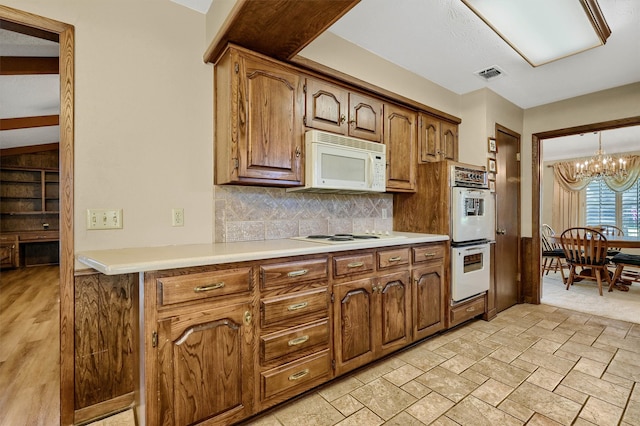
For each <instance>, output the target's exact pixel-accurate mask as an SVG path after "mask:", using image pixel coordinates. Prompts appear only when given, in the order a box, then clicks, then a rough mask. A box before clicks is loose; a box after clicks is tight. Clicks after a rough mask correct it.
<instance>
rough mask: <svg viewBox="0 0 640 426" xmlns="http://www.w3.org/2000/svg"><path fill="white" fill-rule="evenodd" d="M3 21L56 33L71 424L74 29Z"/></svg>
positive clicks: (64, 398) (63, 342) (63, 337)
mask: <svg viewBox="0 0 640 426" xmlns="http://www.w3.org/2000/svg"><path fill="white" fill-rule="evenodd" d="M0 19H1V20H3V21H7V22H11V23H15V24H18V25H23V26H27V27H32V28H35V29H38V30H44V31H47V32H50V33H54V34H58V37H59V44H60V52H59V70H60V73H59V77H60V114H59V125H60V141H59V142H60V144H59V161H60V163H59V170H60V171H59V173H60V176H59V188H60V189H59V200H60V201H59V202H60V207H59V212H60V213H59V215H60V272H59V278H60V424H63V425H67V424H72V423H73V410H74V407H73V385H74V377H73V370H74V356H73V342H74V330H73V326H74V317H73V306H74V286H73V281H74V243H73V161H74V156H73V152H74V148H73V147H74V86H75V82H74V63H75V58H74V51H75V47H74V45H75V30H74V27H73V26H71V25H68V24H65V23H63V22H59V21H55V20H52V19H48V18H45V17H42V16H38V15H34V14H31V13H26V12H23V11H20V10H17V9H13V8H10V7H7V6H2V5H0Z"/></svg>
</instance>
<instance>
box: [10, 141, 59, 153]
mask: <svg viewBox="0 0 640 426" xmlns="http://www.w3.org/2000/svg"><path fill="white" fill-rule="evenodd" d="M59 148H60V144H59V143H58V142H54V143H46V144H42V145H28V146H17V147H14V148H4V149H0V157H9V156H11V155H22V154H32V153H34V152H44V151H57V150H58V149H59Z"/></svg>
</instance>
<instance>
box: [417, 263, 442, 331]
mask: <svg viewBox="0 0 640 426" xmlns="http://www.w3.org/2000/svg"><path fill="white" fill-rule="evenodd" d="M412 274H413V340H414V341H415V340H420V339H423V338H425V337H427V336H430V335H432V334H434V333H436V332H438V331H440V330H443V329H444V327H445V315H446V293H445V279H444V264H443V263H442V261H439V262H433V263H430V264H428V265H425V266H423V267H420V268H418V269H414V270H413V272H412Z"/></svg>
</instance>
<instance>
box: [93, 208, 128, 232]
mask: <svg viewBox="0 0 640 426" xmlns="http://www.w3.org/2000/svg"><path fill="white" fill-rule="evenodd" d="M87 229H89V230H98V229H122V209H115V210H114V209H111V210H104V209H87Z"/></svg>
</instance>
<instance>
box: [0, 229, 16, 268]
mask: <svg viewBox="0 0 640 426" xmlns="http://www.w3.org/2000/svg"><path fill="white" fill-rule="evenodd" d="M19 252H20V250H19V248H18V237H17V236H15V235H12V236H4V235H0V268H17V267H18V266H19V265H20V261H19V257H18V253H19Z"/></svg>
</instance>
